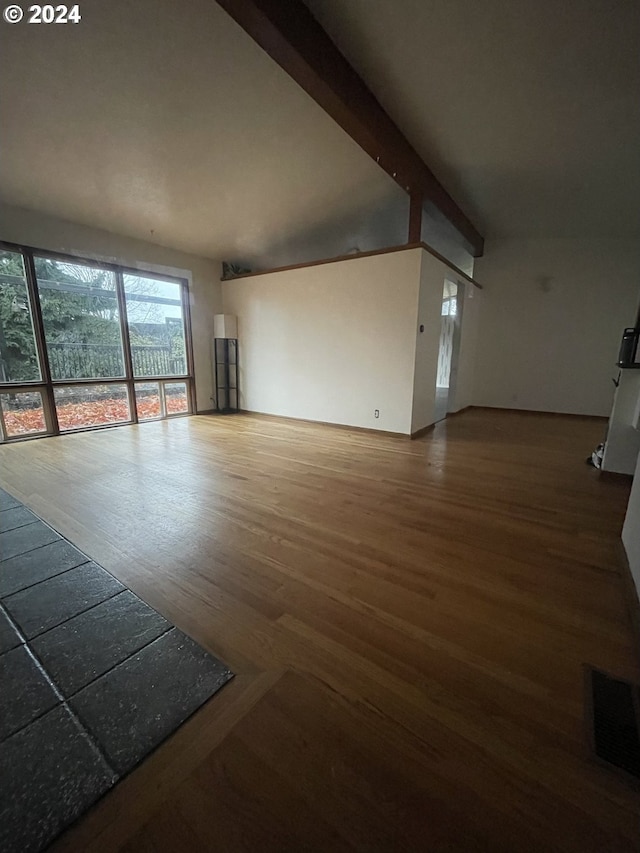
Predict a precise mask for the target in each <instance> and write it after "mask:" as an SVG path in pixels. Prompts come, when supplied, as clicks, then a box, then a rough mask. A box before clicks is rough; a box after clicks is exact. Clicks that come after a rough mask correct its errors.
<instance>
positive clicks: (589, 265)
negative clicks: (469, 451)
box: [473, 239, 640, 415]
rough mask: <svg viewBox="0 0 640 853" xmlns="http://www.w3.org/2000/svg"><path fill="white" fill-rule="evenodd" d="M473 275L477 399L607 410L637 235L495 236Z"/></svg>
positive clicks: (633, 306)
mask: <svg viewBox="0 0 640 853" xmlns="http://www.w3.org/2000/svg"><path fill="white" fill-rule="evenodd" d="M475 276H476V277H477V279H478V280H479V281H480V282H481V283H482V284H483V285H484V286H485V290H484V291H483V293H482V308H481V316H480V337H479V345H478V351H477V368H476V388H475V394H474V399H473V402H474V403H475V404H476V405H480V406H499V407H505V408H515V409H533V410H537V411H553V412H569V413H575V414H589V415H608V414H609V410H610V408H611V402H612V398H613V388H614V386H613V383H612V381H611V378H612V376H614V375H615V362H616V359H617V354H618V347H619V344H620V338H621V336H622V331H623V329H624V327H625V326H632V325H633V324H634V322H635V316H636V310H637V305H638V295H639V288H640V241H633V240H608V239H601V240H589V239H536V240H524V239H501V240H488V241H487V244H486V247H485V255H484V257H482V258H478V259H477V260H476V263H475Z"/></svg>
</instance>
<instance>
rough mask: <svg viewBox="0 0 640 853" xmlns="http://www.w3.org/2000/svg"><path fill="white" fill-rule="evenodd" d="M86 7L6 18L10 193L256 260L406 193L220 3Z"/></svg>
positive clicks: (1, 184) (136, 231)
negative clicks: (54, 15) (61, 14)
mask: <svg viewBox="0 0 640 853" xmlns="http://www.w3.org/2000/svg"><path fill="white" fill-rule="evenodd" d="M81 13H82V16H83V18H82V21H81V23H80V24H77V25H64V26H53V25H51V26H44V25H40V26H34V25H31V26H29V25H28V24H26V21H23V22H22V23H21V24H18V25H15V26H13V27H11V26H9V25H7V24H5V23H4V22H0V37H1V38H2V44H1V49H2V53H1V54H0V56H1V58H0V63H1V66H0V71H1V73H0V105H1V107H0V198H1V199H2V200H3V201H4V202H6V203H8V204H13V205H18V206H21V207H26V208H32V209H36V210H39V211H42V212H45V213H49V214H54V215H56V216H59V217H62V218H64V219H68V220H71V221H74V222H80V223H83V224H87V225H91V226H94V227H100V228H105V229H107V230H110V231H114V232H116V233H121V234H125V235H127V236H132V237H137V238H141V239H146V240H150V241H152V242H157V243H160V244H164V245H170V246H173V247H175V248H178V249H182V250H184V251H189V252H194V253H196V254H200V255H204V256H206V257H213V258H226V259H241V260H248V261H251V260H253V259H254V258H259V257H261V256H263V255H264V254H265V253H266V252H268V251H270V250H271V249H272V247H274V246H276V247H277V246H281V245H290V244H292V243H294V242H295V239H296V236H297V235H301V239H304V240H308V239H309V235H312V234H313V233H315V231H316V230H317V229H318V228H319V227H320V226H323V225H324V223H326V222H327V221H336V222H340V223H344V222H345V221H348V220H349V219H350V218H351V219H353V218H354V217H356V218H357V217H359V216H360V215H361V211H363V210H377V209H379V208H381V207H382V208H384V207H385V205H387V204H388V202H389V200H391V199H397V197H398V195H401V196H402V195H404V194H403V193H402V192H401V191H400V190H399V189H398V188H397V187H396V185H395V183H394V182H393V181H392V180H391V178H389V177H388V176H387V175H386V174H385V173H384V172H383V171H382V170H381V169H380V168H379V167H378V166H376V164H375V163H373V162H372V161H371V160H370V159H369V158H368V157H367V156H366V155H364V154H363V152H362V151H361V149H360V148H359V147H358V146H357V145H356V144H355V143H354V142H353V141H352V140H351V139H350V138H349V137H348V136H347V135H346V134H345V133H344V132H343V131H342V130H341V129H340V128H339V127H338V126H337V125H336V124H335V123H334V122H333V120H332V119H330V118H329V117H328V116H327V115H326V114H325V113H324V112H323V110H322V109H321V108H320V107H319V106H317V104H316V103H315V102H314V101H312V100H311V99H310V98H309V97H308V96H307V95H306V94H305V93H304V92H303V91H302V90H301V89H300V88H299V87H298V86H297V84H296V83H294V82H293V81H292V80H291V79H290V78H289V77H288V76H287V74H285V72H284V71H282V70H281V69H280V68H279V67H278V66H277V65H276V64H275V63H274V62H273V61H272V60H271V59H270V58H269V57H268V56H267V55H266V54H265V53H264V52H263V51H262V50H261V49H260V48H259V47H258V46H257V45H256V44H255V43H254V42H253V41H252V40H251V38H250V37H249V36H248V35H246V33H244V31H243V30H241V29H240V27H239V26H238V25H237V24H235V23H234V22H233V21H232V20H231V18H229V17H228V16H227V14H226V13H225V12H223V11H222V9H221V8H220V7H219V6H218V5H217V4H216V3H215V2H213V0H189V3H188V4H184V3H181V2H180V3H179V2H175V0H134V2H127V0H109V1H108V2H104V0H84V2H83V3H82V4H81ZM0 236H1V235H0Z"/></svg>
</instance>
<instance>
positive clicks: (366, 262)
mask: <svg viewBox="0 0 640 853" xmlns="http://www.w3.org/2000/svg"><path fill="white" fill-rule="evenodd" d="M422 255H423V250H421V249H411V250H406V251H399V252H392V253H386V254H380V255H373V256H369V257H362V258H353V259H349V260H346V261H336V262H334V263H328V264H321V265H318V266H311V267H304V268H300V269H295V270H288V271H284V272H278V273H264V274H261V275H257V276H250V277H248V278H238V279H234V280H232V281H227V282H224V283H223V300H224V310H225V313H229V314H236V315H237V317H238V338H239V352H240V401H241V406H242V408H244V409H248V410H250V411H256V412H263V413H267V414H274V415H281V416H284V417H292V418H303V419H309V420H316V421H325V422H329V423H338V424H347V425H349V426H357V427H365V428H367V427H368V428H373V429H380V430H386V431H390V432H400V433H409V432H410V431H411V414H412V398H413V378H414V357H415V341H416V317H417V311H418V294H419V289H420V267H421V259H422ZM375 409H378V410H379V412H380V417H379V418H375V417H374V410H375Z"/></svg>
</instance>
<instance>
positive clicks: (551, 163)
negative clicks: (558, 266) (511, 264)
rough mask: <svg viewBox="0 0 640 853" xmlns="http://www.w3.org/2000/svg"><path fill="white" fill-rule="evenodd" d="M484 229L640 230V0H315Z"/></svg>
mask: <svg viewBox="0 0 640 853" xmlns="http://www.w3.org/2000/svg"><path fill="white" fill-rule="evenodd" d="M306 3H307V6H308V7H309V8H310V9H311V10H312V11H313V13H314V15H315V16H316V18H317V19H318V20H319V21H320V23H321V24H322V25H323V26H324V27H325V29H326V30H327V32H328V33H329V35H330V36H331V37H332V38H333V40H334V42H335V43H336V44H337V45H338V47H339V48H340V49H341V50H342V52H343V53H344V54H345V56H346V57H347V58H348V59H349V61H350V62H351V63H352V65H354V67H355V68H356V70H357V71H358V72H359V73H360V74H361V76H362V77H363V78H364V79H365V80H366V82H367V83H368V85H369V87H370V88H371V89H372V91H373V92H374V94H375V95H376V96H377V97H378V99H379V101H380V102H381V103H382V105H383V106H384V107H385V109H386V110H387V112H388V113H389V114H390V115H391V116H392V118H394V119H395V121H396V122H397V123H398V124H399V126H400V127H401V128H402V130H403V131H404V133H405V135H406V136H407V137H408V138H409V140H410V141H411V142H412V143H413V145H414V147H415V148H416V149H417V150H418V152H419V153H420V154H421V155H422V156H423V158H424V159H425V161H426V162H427V163H428V164H429V166H430V167H431V168H432V170H433V171H434V172H435V174H436V175H437V177H438V178H439V179H440V180H441V181H442V182H443V183H444V185H445V186H446V187H447V189H448V190H449V191H450V193H451V194H452V195H453V197H454V198H455V199H456V201H457V202H458V203H459V204H460V205H461V206H462V208H463V209H464V210H465V212H466V213H467V214H468V215H469V216H470V217H471V218H472V220H473V221H474V223H475V224H476V225H477V226H479V227H480V230H481V232H482V231H484V233H485V236H487V235H488V236H491V235H497V234H500V235H519V236H541V235H545V236H596V235H600V236H604V235H608V236H628V235H632V234H640V204H639V201H638V200H639V197H640V2H638V0H561V2H560V1H559V0H306Z"/></svg>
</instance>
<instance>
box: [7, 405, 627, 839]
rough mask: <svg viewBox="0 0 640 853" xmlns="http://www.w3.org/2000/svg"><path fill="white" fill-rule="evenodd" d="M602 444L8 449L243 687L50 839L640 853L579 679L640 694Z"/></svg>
mask: <svg viewBox="0 0 640 853" xmlns="http://www.w3.org/2000/svg"><path fill="white" fill-rule="evenodd" d="M602 431H603V425H602V423H600V422H598V421H594V420H587V419H580V418H571V417H557V416H543V415H540V416H535V417H533V416H529V415H527V414H519V413H515V412H499V411H495V412H489V411H477V410H470V411H468V412H466V413H464V414H463V415H460V416H458V417H456V418H452V419H450V420H449V421H448V422H443V423H441V424H439V425H438V426H437V427H436V428H435V429H434V430H433V431H432V432H431V433H430V434H429V435H427V436H425V437H423V438H422V439H420V440H418V441H414V442H410V441H408V440H405V439H402V438H399V437H394V436H384V435H375V434H368V433H361V432H357V431H349V430H342V429H332V428H330V427H325V426H320V425H315V424H308V423H300V422H293V421H287V420H278V419H274V418H261V417H258V416H251V415H240V416H238V417H234V418H215V417H206V416H198V417H193V418H188V419H180V420H175V421H164V422H157V423H147V424H141V425H139V426H128V427H122V428H118V429H114V430H108V431H107V430H104V431H99V432H94V433H84V434H77V435H69V436H63V437H60V438H55V439H41V440H37V441H30V442H24V443H20V444H12V445H3V446H0V485H2V486H3V487H4V488H6V489H8V490H9V491H10V492H12V493H13V494H15V495H16V497H18V498H19V499H20V500H22V501H24V502H25V503H26V504H27V505H28V506H29V507H30V508H31V509H33V510H34V511H35V512H36V513H38V514H39V515H41V516H42V517H44V518H45V520H46V521H48V522H49V523H50V524H52V525H53V526H54V527H56V529H58V530H59V531H60V532H61V533H62V534H63V535H65V536H67V537H68V538H69V539H70V540H71V541H72V542H73V543H74V544H76V545H77V546H78V547H79V548H81V549H82V550H83V551H85V552H86V553H87V554H89V555H90V556H91V557H92V558H93V559H95V560H96V561H97V562H99V563H101V564H102V565H104V566H105V568H107V569H108V570H109V571H111V572H112V573H113V574H114V575H116V576H117V577H118V578H119V579H120V580H122V582H123V583H125V584H127V585H128V586H130V587H131V588H132V589H133V590H134V591H135V592H136V593H138V594H139V595H140V596H141V597H142V598H143V599H145V600H146V601H148V602H149V604H151V605H152V606H154V607H156V608H157V609H158V610H159V611H160V612H161V613H163V614H164V615H165V616H166V617H167V618H168V619H170V620H171V621H172V622H174V623H175V624H177V625H178V627H180V628H181V629H182V630H184V631H186V632H187V633H189V634H190V635H191V636H193V637H194V638H195V639H196V640H197V641H198V642H200V643H202V644H203V645H204V646H205V647H206V648H208V649H209V650H210V651H211V652H212V653H214V654H215V655H217V656H218V657H220V658H221V659H223V660H224V661H225V662H226V663H228V664H229V665H230V666H231V667H232V668H233V669H234V670H235V672H236V673H237V674H238V679H237V680H236V681H235V682H233V683H232V684H231V685H229V687H228V688H225V691H223V693H222V694H221V695H220V697H215V698H214V700H213V701H212V702H211V703H208V704H207V706H205V708H204V709H202V710H201V711H200V712H199V713H198V714H197V715H196V716H195V717H194V718H193V719H192V720H191V721H189V722H188V723H187V724H186V725H185V726H184V727H182V728H181V729H180V730H179V731H178V732H177V733H176V734H175V735H174V736H173V737H172V738H171V739H170V740H169V741H168V742H167V743H166V744H165V745H163V746H162V747H161V748H160V749H159V750H158V751H157V752H156V753H154V755H153V756H151V758H150V759H149V760H148V761H146V762H145V763H144V764H143V765H142V766H141V767H140V768H138V769H137V770H135V771H134V772H133V773H132V774H131V775H130V776H129V777H128V778H127V779H126V780H125V781H124V782H122V783H121V784H120V785H119V786H117V787H116V789H115V790H114V791H113V792H111V793H110V794H109V795H108V796H107V797H105V798H104V800H103V801H102V802H101V803H100V804H99V805H98V806H97V807H96V808H94V809H93V810H92V811H91V813H90V814H89V815H88V816H87V817H86V818H84V819H83V820H82V821H81V822H80V823H79V824H78V826H76V827H74V828H72V829H71V830H70V831H69V832H68V833H67V834H66V836H65V837H64V838H63V839H62V840H61V841H60V842H59V843H58V845H57V849H58V850H60V851H62V850H64V851H66V853H75V851H81V850H82V851H85V850H87V851H95V853H97V851H116V850H129V851H134V850H135V851H145V850H149V851H151V850H158V851H166V850H171V851H173V850H175V851H181V850H185V851H186V850H190V851H191V850H225V851H226V850H252V851H254V850H257V849H260V850H265V851H266V850H343V849H344V850H351V849H356V850H412V851H413V850H417V849H420V850H428V851H445V850H446V851H458V850H460V851H472V850H478V851H480V850H482V851H487V853H500V851H505V853H506V851H529V850H531V851H534V850H535V851H540V850H545V851H567V853H572V851H580V853H584V851H593V853H603V852H604V851H607V853H609V851H625V853H626V851H632V850H634V851H638V849H639V847H638V840H639V839H640V815H639V808H638V805H639V803H638V791H637V790H634V789H633V787H632V786H630V785H628V784H627V783H625V782H624V781H623V780H621V779H620V777H618V776H617V775H616V774H613V773H610V772H608V771H607V770H606V768H603V767H602V766H600V765H598V764H596V763H595V762H592V761H591V760H590V757H589V754H588V750H587V746H586V739H585V733H584V720H583V698H584V696H583V669H582V668H583V664H585V663H589V664H592V665H594V666H596V667H598V668H599V669H603V670H605V671H608V672H611V673H613V674H616V675H619V676H621V677H626V678H633V679H635V680H640V667H639V661H638V652H639V651H640V650H638V649H637V648H635V646H634V639H633V634H632V631H631V628H630V625H629V622H628V615H627V611H626V607H625V600H624V587H623V584H622V581H621V577H620V569H619V563H618V553H617V548H618V542H619V536H620V530H621V526H622V520H623V518H624V510H625V506H626V501H627V499H628V492H629V485H628V483H626V482H624V481H623V480H607V479H604V478H602V477H600V476H599V474H598V472H597V471H595V470H594V469H592V468H589V467H587V466H586V465H585V464H584V460H585V458H586V457H587V455H588V454H589V453H590V452H591V450H592V449H593V447H594V446H595V444H597V442H598V441H599V440H601V437H602ZM283 673H284V674H283Z"/></svg>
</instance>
